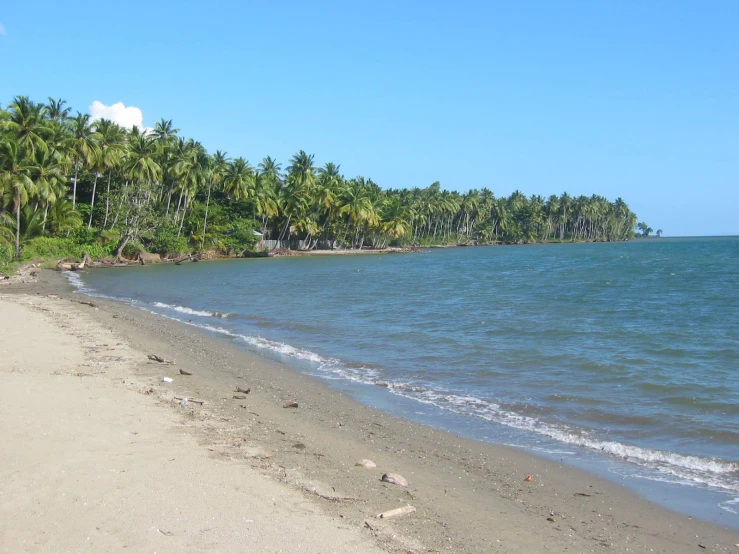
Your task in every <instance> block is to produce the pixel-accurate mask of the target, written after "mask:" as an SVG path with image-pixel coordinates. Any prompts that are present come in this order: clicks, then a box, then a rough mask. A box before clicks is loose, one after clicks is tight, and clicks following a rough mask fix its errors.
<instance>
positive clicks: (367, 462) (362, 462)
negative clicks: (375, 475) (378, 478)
mask: <svg viewBox="0 0 739 554" xmlns="http://www.w3.org/2000/svg"><path fill="white" fill-rule="evenodd" d="M354 465H355V466H361V467H363V468H365V469H372V468H375V467H377V464H376V463H375V462H373V461H372V460H359V461H358V462H357V463H356V464H354Z"/></svg>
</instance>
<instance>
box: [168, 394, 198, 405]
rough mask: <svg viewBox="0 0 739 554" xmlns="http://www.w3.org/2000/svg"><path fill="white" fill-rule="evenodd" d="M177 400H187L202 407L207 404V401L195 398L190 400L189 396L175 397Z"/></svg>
mask: <svg viewBox="0 0 739 554" xmlns="http://www.w3.org/2000/svg"><path fill="white" fill-rule="evenodd" d="M174 399H175V400H187V401H188V402H195V404H200V405H201V406H202V405H203V404H205V400H195V399H194V398H188V397H187V396H175V397H174Z"/></svg>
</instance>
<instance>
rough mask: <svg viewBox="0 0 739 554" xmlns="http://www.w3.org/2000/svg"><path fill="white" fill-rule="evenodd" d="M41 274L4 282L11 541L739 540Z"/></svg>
mask: <svg viewBox="0 0 739 554" xmlns="http://www.w3.org/2000/svg"><path fill="white" fill-rule="evenodd" d="M40 277H41V282H40V283H36V284H31V285H21V284H18V285H12V286H8V287H3V288H2V289H0V444H1V445H2V447H0V551H2V552H24V551H28V552H40V551H41V552H102V551H111V550H112V551H118V550H122V549H123V548H126V550H127V551H129V552H150V551H156V552H170V551H177V552H204V551H211V552H229V551H240V552H323V553H329V552H337V553H339V552H341V553H353V552H356V553H362V552H382V551H388V552H418V553H420V552H510V553H518V552H524V553H528V552H531V553H535V552H664V553H673V552H674V553H680V552H739V547H737V546H735V544H736V543H739V534H738V533H736V532H735V531H731V530H728V529H724V528H720V527H717V526H714V525H711V524H709V523H705V522H701V521H697V520H694V519H691V518H689V517H687V516H684V515H681V514H677V513H675V512H672V511H670V510H668V509H665V508H663V507H660V506H657V505H654V504H651V503H649V502H647V501H645V500H643V499H641V498H639V497H637V496H636V495H634V494H632V493H630V492H629V491H627V490H625V489H623V488H622V487H619V486H617V485H615V484H613V483H610V482H608V481H605V480H602V479H600V478H598V477H596V476H593V475H591V474H588V473H585V472H582V471H579V470H577V469H573V468H571V467H568V466H565V465H560V464H557V463H555V462H551V461H548V460H543V459H540V458H537V457H535V456H532V455H530V454H528V453H526V452H521V451H519V450H516V449H511V448H505V447H499V446H495V445H489V444H484V443H479V442H476V441H470V440H466V439H462V438H459V437H457V436H455V435H453V434H450V433H445V432H442V431H438V430H434V429H431V428H428V427H424V426H422V425H418V424H415V423H412V422H408V421H404V420H400V419H397V418H393V417H391V416H388V415H387V414H384V413H383V412H381V411H379V410H376V409H373V408H369V407H366V406H363V405H361V404H358V403H357V402H355V401H353V400H352V399H350V398H348V397H347V396H345V395H343V394H341V393H339V392H336V391H334V390H331V389H329V388H328V387H327V386H325V385H324V384H323V383H320V382H317V381H315V380H313V379H310V378H308V377H305V376H303V375H300V374H297V373H295V372H293V371H291V370H289V369H288V368H285V367H283V366H281V365H279V364H275V363H271V362H268V361H266V360H263V359H261V358H259V357H257V356H254V355H252V354H250V353H247V352H245V351H242V350H240V349H239V348H237V347H235V346H234V345H232V344H230V343H228V342H227V341H225V340H223V339H220V338H215V337H212V336H210V335H209V334H207V333H205V332H202V331H200V330H199V329H196V328H193V327H190V326H187V325H183V324H180V323H177V322H173V321H171V320H168V319H166V318H163V317H160V316H156V315H152V314H148V313H146V312H143V311H141V310H138V309H135V308H131V307H129V306H125V305H122V304H118V303H114V302H108V301H103V300H100V299H85V298H84V297H83V296H81V295H72V294H68V292H65V291H67V290H68V289H67V286H66V284H65V283H64V282H63V279H62V278H60V276H58V275H56V274H52V273H50V272H42V274H41V276H40ZM9 292H14V294H7V293H9ZM51 293H53V294H51ZM79 300H90V301H92V303H93V304H94V306H88V305H85V304H80V303H78V301H79ZM151 353H156V354H158V355H160V356H163V357H164V358H167V359H173V360H175V361H176V362H177V364H176V365H163V364H159V363H156V362H152V361H150V360H148V359H147V354H151ZM180 369H184V370H186V371H189V372H192V373H193V375H192V376H183V375H180V374H179V370H180ZM163 376H170V377H171V378H172V379H173V380H174V382H173V383H171V384H166V383H162V382H161V378H162V377H163ZM236 386H239V387H242V388H250V389H251V393H250V394H248V395H247V396H246V398H245V399H235V398H234V395H235V394H237V393H235V388H236ZM174 396H187V397H190V398H196V399H202V400H204V401H205V404H204V405H203V406H199V405H197V404H193V403H192V402H188V403H187V405H186V406H184V407H181V406H180V404H179V402H177V401H176V400H173V397H174ZM289 401H295V402H297V403H298V405H299V407H298V408H296V409H285V408H283V407H282V406H283V405H284V404H285V403H286V402H289ZM362 458H368V459H371V460H373V461H374V462H376V463H377V468H375V469H364V468H360V467H356V466H355V465H354V464H355V462H356V461H357V460H359V459H362ZM385 472H395V473H399V474H401V475H403V476H404V477H405V478H407V479H408V481H409V482H410V484H409V486H408V487H401V486H398V485H392V484H388V483H383V482H381V481H380V477H381V475H382V474H383V473H385ZM528 475H532V477H533V480H532V481H530V482H527V481H524V478H525V477H526V476H528ZM406 504H411V505H413V506H415V507H416V508H417V511H416V512H415V513H412V514H409V515H404V516H400V517H398V518H397V519H391V520H378V519H377V518H376V517H374V516H375V515H376V514H378V513H379V512H383V511H385V510H389V509H392V508H397V507H400V506H404V505H406Z"/></svg>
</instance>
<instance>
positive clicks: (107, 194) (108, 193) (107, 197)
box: [103, 171, 112, 229]
mask: <svg viewBox="0 0 739 554" xmlns="http://www.w3.org/2000/svg"><path fill="white" fill-rule="evenodd" d="M111 173H112V171H108V189H107V190H106V191H105V220H104V221H103V229H105V226H106V225H107V224H108V208H109V206H110V174H111Z"/></svg>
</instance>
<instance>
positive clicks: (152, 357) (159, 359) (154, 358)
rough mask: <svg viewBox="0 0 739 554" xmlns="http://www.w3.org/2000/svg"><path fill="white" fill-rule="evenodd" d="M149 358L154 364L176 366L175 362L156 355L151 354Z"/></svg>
mask: <svg viewBox="0 0 739 554" xmlns="http://www.w3.org/2000/svg"><path fill="white" fill-rule="evenodd" d="M148 358H149V359H150V360H152V361H154V362H159V363H160V364H168V365H175V362H174V360H167V359H165V358H162V357H161V356H158V355H156V354H149V356H148Z"/></svg>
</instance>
